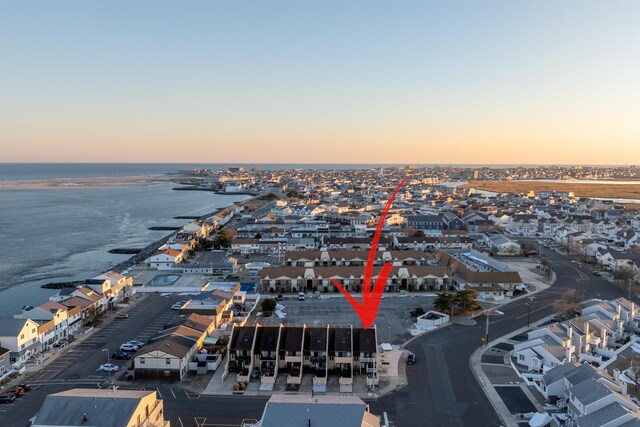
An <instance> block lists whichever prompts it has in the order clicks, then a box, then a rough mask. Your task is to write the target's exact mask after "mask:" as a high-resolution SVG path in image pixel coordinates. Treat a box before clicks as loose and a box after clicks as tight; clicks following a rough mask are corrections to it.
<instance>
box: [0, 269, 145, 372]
mask: <svg viewBox="0 0 640 427" xmlns="http://www.w3.org/2000/svg"><path fill="white" fill-rule="evenodd" d="M132 286H133V279H132V278H131V277H128V276H124V275H121V274H118V273H115V272H113V271H108V272H106V273H103V274H101V275H99V276H96V277H94V278H92V279H87V280H85V282H84V285H82V286H79V287H76V288H65V289H62V290H61V291H60V292H58V293H57V294H56V295H54V296H52V297H50V301H48V302H46V303H43V304H41V305H39V306H36V307H31V306H26V307H25V308H24V309H23V311H22V312H21V313H20V314H16V315H14V316H13V318H3V319H0V346H2V347H4V348H5V349H7V350H9V363H10V364H11V365H12V367H13V368H14V369H19V368H20V367H21V366H22V365H23V364H25V363H26V362H27V361H28V360H29V359H30V358H32V357H34V356H35V355H37V354H39V353H41V352H43V351H47V350H49V349H51V348H52V346H54V345H56V343H59V342H60V341H61V340H63V339H70V338H73V334H74V333H75V332H76V331H78V330H79V329H80V328H81V327H82V326H84V325H88V324H90V323H91V322H93V320H94V319H95V318H96V317H97V316H100V315H101V314H103V313H105V312H106V311H107V310H109V309H111V308H113V307H115V306H116V305H117V304H118V303H119V302H121V301H124V300H126V299H127V298H129V296H130V295H131V292H132Z"/></svg>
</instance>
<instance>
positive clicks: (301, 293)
mask: <svg viewBox="0 0 640 427" xmlns="http://www.w3.org/2000/svg"><path fill="white" fill-rule="evenodd" d="M298 301H304V292H302V291H300V292H298Z"/></svg>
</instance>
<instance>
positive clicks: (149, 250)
mask: <svg viewBox="0 0 640 427" xmlns="http://www.w3.org/2000/svg"><path fill="white" fill-rule="evenodd" d="M261 196H263V194H259V195H257V196H253V197H249V198H247V199H245V200H243V201H242V202H237V203H239V204H244V203H246V202H247V201H250V200H254V199H256V198H259V197H261ZM234 203H236V202H234ZM229 206H230V205H227V206H222V207H219V208H217V209H216V210H215V211H213V212H209V213H207V214H205V215H202V216H200V217H198V219H197V220H204V219H206V218H208V217H210V216H212V215H213V214H215V213H216V212H218V211H220V210H222V209H225V208H227V207H229ZM174 234H175V231H174V232H172V233H169V234H168V235H166V236H164V237H162V238H160V239H158V240H155V241H153V242H151V243H149V244H148V245H147V246H144V247H143V248H141V249H140V251H139V252H138V253H136V254H134V255H132V256H131V257H129V258H127V259H126V260H124V261H122V262H119V263H118V264H115V265H113V266H111V267H109V268H107V269H106V270H105V271H115V272H117V273H120V274H122V272H123V271H125V270H128V269H129V268H131V267H133V266H134V265H136V264H139V263H140V262H142V261H144V260H145V259H147V258H149V257H150V256H151V255H153V254H154V253H155V252H156V251H157V250H158V248H159V247H160V246H162V245H163V244H165V243H166V242H167V240H169V239H170V238H171V237H173V235H174ZM75 282H76V281H71V282H69V281H62V282H49V283H46V284H44V285H40V287H41V288H43V289H59V288H63V287H68V286H69V285H71V283H75ZM134 286H135V283H134Z"/></svg>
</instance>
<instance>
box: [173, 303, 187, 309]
mask: <svg viewBox="0 0 640 427" xmlns="http://www.w3.org/2000/svg"><path fill="white" fill-rule="evenodd" d="M185 303H186V301H178V302H177V303H175V304H173V305H172V306H171V310H180V309H181V308H182V306H183V305H185Z"/></svg>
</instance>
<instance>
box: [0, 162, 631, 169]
mask: <svg viewBox="0 0 640 427" xmlns="http://www.w3.org/2000/svg"><path fill="white" fill-rule="evenodd" d="M83 164H84V165H243V166H244V165H377V166H518V167H525V168H529V167H536V166H599V167H638V165H637V164H596V163H582V164H581V163H530V164H529V163H445V162H439V163H411V162H406V163H375V162H332V163H323V162H316V163H311V162H285V163H278V162H220V163H216V162H0V165H83Z"/></svg>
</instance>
